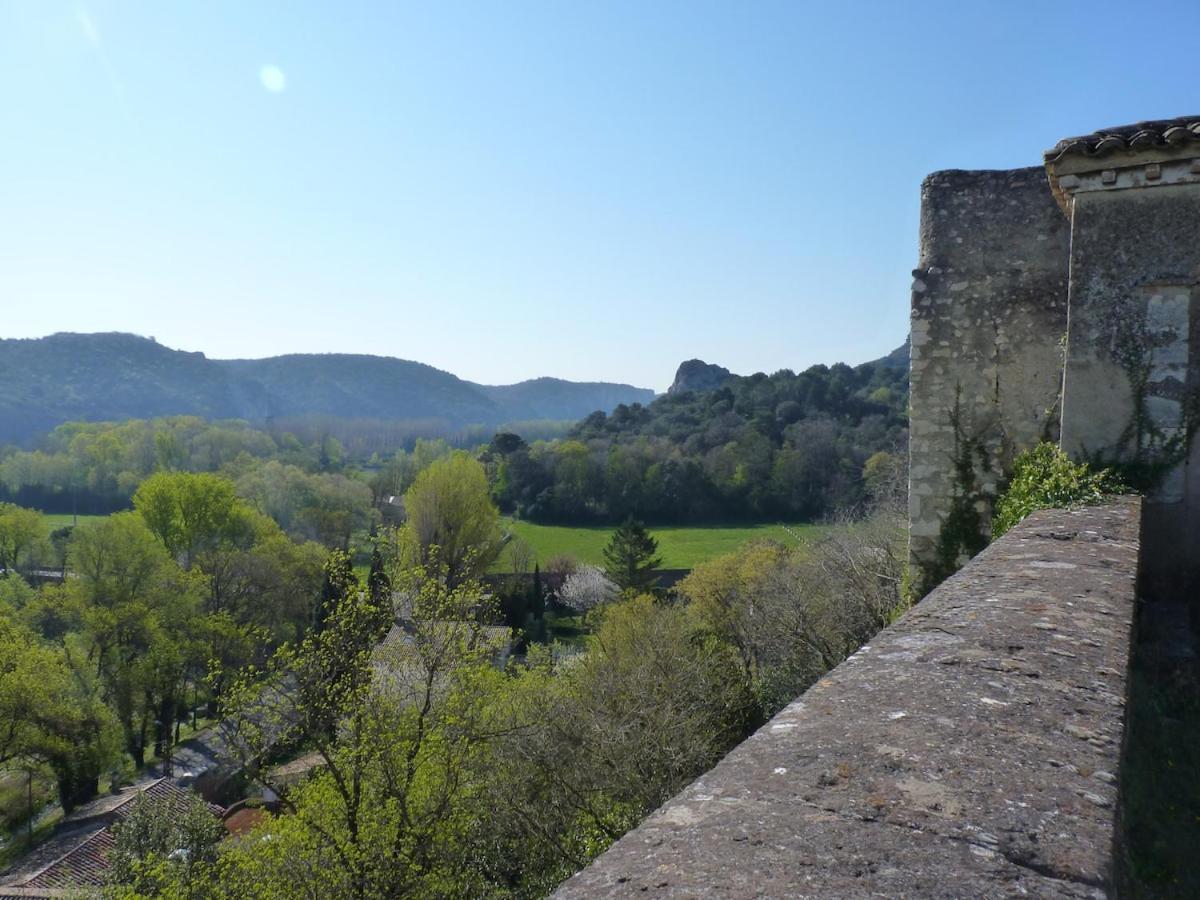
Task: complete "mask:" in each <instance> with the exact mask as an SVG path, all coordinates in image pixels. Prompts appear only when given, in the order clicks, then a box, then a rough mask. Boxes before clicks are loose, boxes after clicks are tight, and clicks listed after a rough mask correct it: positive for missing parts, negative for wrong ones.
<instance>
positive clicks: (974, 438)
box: [918, 388, 992, 597]
mask: <svg viewBox="0 0 1200 900" xmlns="http://www.w3.org/2000/svg"><path fill="white" fill-rule="evenodd" d="M960 395H961V389H959V388H956V389H955V395H954V409H952V410H951V411H950V412H949V416H948V417H949V424H950V427H951V428H952V429H953V432H954V455H953V457H952V458H951V461H950V462H951V471H952V480H951V491H952V493H951V496H950V504H949V507H948V509H947V510H946V517H945V518H944V519H943V520H942V525H941V528H940V529H939V531H938V539H937V545H936V547H935V548H934V562H933V563H932V564H929V565H927V566H925V567H924V571H923V572H922V579H921V583H920V585H919V594H918V596H921V597H923V596H925V594H927V593H929V592H930V591H931V590H933V589H934V588H935V587H937V585H938V584H940V583H941V582H943V581H945V580H946V579H947V578H949V577H950V576H951V575H953V574H954V573H955V572H957V571H958V568H959V566H961V565H962V564H963V561H964V560H966V559H969V558H971V557H972V556H974V555H975V554H976V553H978V552H979V551H980V550H982V549H983V548H984V547H986V546H987V536H986V535H985V534H984V530H983V514H982V513H981V512H980V508H981V507H986V506H988V505H989V504H990V503H991V500H992V496H991V494H990V493H989V492H988V491H986V490H984V489H983V488H981V487H980V484H979V481H980V479H979V476H980V473H987V472H990V471H991V468H992V461H991V456H990V455H989V453H988V449H987V447H986V446H985V444H984V435H985V434H986V433H987V431H988V429H987V427H986V426H985V427H983V428H978V429H977V428H972V427H971V424H972V423H970V422H969V420H968V417H967V416H966V415H965V414H964V413H963V408H962V403H961V396H960Z"/></svg>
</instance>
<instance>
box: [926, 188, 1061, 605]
mask: <svg viewBox="0 0 1200 900" xmlns="http://www.w3.org/2000/svg"><path fill="white" fill-rule="evenodd" d="M1069 243H1070V228H1069V224H1068V222H1067V219H1066V217H1065V216H1064V215H1063V213H1062V210H1061V209H1060V208H1059V207H1058V205H1057V204H1056V203H1055V200H1054V198H1053V196H1052V194H1051V192H1050V188H1049V184H1048V183H1047V180H1046V173H1045V170H1044V169H1043V168H1042V167H1037V168H1029V169H1016V170H1013V171H985V172H964V171H948V172H936V173H934V174H933V175H930V176H929V177H928V178H927V179H925V182H924V184H923V185H922V186H921V256H920V266H919V268H918V269H917V270H916V271H914V273H913V276H914V281H913V293H912V375H911V379H912V382H911V384H912V392H911V405H912V412H911V418H910V441H909V447H910V484H909V505H910V522H911V529H912V530H911V548H912V558H913V562H914V566H915V567H916V572H915V575H916V577H917V585H918V587H919V588H920V587H923V586H927V585H930V584H931V583H933V582H936V581H937V580H938V578H939V577H943V576H944V575H945V574H948V573H949V571H952V570H953V568H954V567H955V566H956V565H957V564H958V563H961V562H962V561H963V560H964V559H965V556H966V555H969V551H971V550H973V549H978V547H979V546H981V544H979V545H977V546H975V547H974V548H972V547H971V546H970V545H969V538H970V535H962V534H957V535H956V534H950V533H947V532H948V531H950V532H953V531H954V530H955V529H957V530H959V531H961V530H962V529H963V527H964V523H963V522H962V521H960V518H961V517H955V516H952V509H953V508H954V506H955V504H956V503H957V504H958V505H959V507H960V508H961V509H964V510H972V509H973V510H974V511H975V512H976V513H977V514H978V519H977V520H976V521H974V522H970V521H968V522H967V523H966V527H967V529H968V530H970V531H973V532H974V533H975V534H986V532H987V530H988V528H989V527H990V516H991V506H990V501H989V498H990V497H991V496H992V495H993V494H994V492H995V489H996V483H997V480H998V479H999V478H1001V477H1002V475H1003V473H1004V472H1005V471H1006V470H1007V469H1008V467H1009V465H1010V463H1011V460H1012V457H1013V455H1014V454H1015V452H1017V451H1019V450H1020V449H1023V448H1024V447H1026V446H1028V445H1030V444H1033V443H1036V442H1037V441H1038V440H1041V439H1043V438H1044V437H1050V438H1052V439H1056V438H1057V436H1058V435H1057V400H1058V395H1059V391H1060V387H1061V380H1062V361H1063V359H1062V353H1063V349H1062V341H1063V339H1064V337H1065V334H1066V330H1067V260H1068V253H1069ZM956 423H957V425H956ZM968 456H969V457H970V462H969V474H970V475H971V476H973V477H974V478H975V479H976V480H975V483H974V484H964V483H963V482H964V480H967V479H964V477H963V467H962V466H959V467H958V468H956V466H955V461H956V458H960V459H965V458H966V457H968ZM948 519H951V522H950V527H949V529H947V524H946V523H947V520H948ZM939 539H941V540H942V541H943V543H942V546H941V548H940V551H939ZM964 539H966V540H967V541H968V543H967V544H966V545H964V543H963V542H964ZM939 552H940V555H941V556H942V557H946V558H944V559H943V560H942V561H941V562H940V563H939V560H938V557H939Z"/></svg>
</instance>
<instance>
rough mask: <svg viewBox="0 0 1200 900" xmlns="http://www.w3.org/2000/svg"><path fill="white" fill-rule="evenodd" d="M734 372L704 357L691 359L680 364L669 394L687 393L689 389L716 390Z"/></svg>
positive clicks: (668, 389)
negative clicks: (705, 359) (708, 361)
mask: <svg viewBox="0 0 1200 900" xmlns="http://www.w3.org/2000/svg"><path fill="white" fill-rule="evenodd" d="M732 374H733V373H732V372H730V371H729V370H728V369H726V368H725V367H723V366H717V365H713V364H712V363H706V362H705V361H704V360H702V359H689V360H688V361H687V362H682V363H680V364H679V368H678V369H677V370H676V371H675V380H674V381H673V382H672V383H671V386H670V387H669V388H667V393H668V394H686V393H688V392H689V391H715V390H716V389H717V388H719V387H720V386H721V385H722V384H724V383H725V379H726V378H728V377H729V376H730V375H732Z"/></svg>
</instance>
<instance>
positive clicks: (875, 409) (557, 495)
mask: <svg viewBox="0 0 1200 900" xmlns="http://www.w3.org/2000/svg"><path fill="white" fill-rule="evenodd" d="M907 392H908V384H907V368H906V367H892V366H888V365H884V364H880V363H869V364H866V365H863V366H859V367H857V368H853V369H852V368H850V367H849V366H845V365H836V366H832V367H826V366H814V367H812V368H811V369H808V370H807V371H805V372H802V373H800V374H798V375H797V374H794V373H792V372H789V371H781V372H776V373H775V374H773V375H770V376H767V375H764V374H761V373H759V374H756V375H751V376H748V377H745V378H742V377H738V376H731V377H729V378H727V379H725V380H724V382H723V383H722V385H721V386H720V387H719V388H718V389H716V390H711V391H698V392H685V393H676V394H668V395H665V396H663V397H659V398H658V399H656V400H655V401H654V402H653V403H651V404H649V405H648V406H642V405H640V404H633V405H629V406H626V405H621V406H617V407H616V408H615V409H613V411H612V412H611V413H610V414H607V415H606V414H605V413H603V412H596V413H593V414H592V415H590V416H588V417H587V418H586V419H584V420H583V421H582V422H580V423H579V425H577V426H576V428H575V429H574V430H573V432H572V434H571V435H570V438H571V439H569V440H565V441H558V442H550V443H548V442H544V441H538V442H533V443H531V444H528V445H527V446H522V445H519V444H517V443H515V442H513V441H507V440H501V441H500V442H499V443H496V442H493V444H492V446H490V447H489V448H488V450H487V451H486V453H485V454H484V457H485V462H486V463H487V464H488V465H489V466H490V467H491V469H492V486H493V491H494V494H495V497H496V500H497V502H498V503H499V504H500V506H501V508H502V510H504V511H505V512H509V513H512V514H514V515H516V516H517V517H519V518H524V519H530V520H533V521H537V522H547V523H548V522H573V523H582V522H588V521H593V522H595V521H599V522H614V521H622V520H623V519H625V518H628V517H630V516H632V517H634V518H639V519H642V520H643V521H652V522H655V523H660V524H666V523H673V522H688V523H697V522H713V521H734V520H747V519H749V520H754V519H758V520H763V519H769V518H776V519H778V518H783V519H786V520H788V521H796V520H800V521H811V520H814V519H818V518H820V517H822V516H824V515H827V514H829V513H831V512H833V511H834V510H835V509H838V508H840V507H847V506H851V505H854V504H856V503H858V502H860V501H861V500H863V499H864V497H865V495H864V490H865V486H864V480H863V467H864V464H865V463H866V461H867V459H868V458H869V457H870V456H871V455H872V453H874V452H877V451H881V450H883V451H888V452H893V453H896V452H897V451H900V452H899V453H897V458H902V457H903V453H902V446H903V441H904V435H905V429H906V426H907V415H906V405H907V400H908V393H907Z"/></svg>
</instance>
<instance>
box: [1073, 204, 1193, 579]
mask: <svg viewBox="0 0 1200 900" xmlns="http://www.w3.org/2000/svg"><path fill="white" fill-rule="evenodd" d="M1072 202H1073V235H1074V237H1073V244H1072V250H1071V288H1070V304H1071V333H1070V338H1069V344H1068V347H1069V353H1068V359H1067V368H1066V378H1065V393H1064V398H1063V426H1062V441H1063V448H1064V449H1065V450H1067V452H1069V453H1072V454H1076V455H1084V456H1089V455H1099V456H1100V457H1102V458H1104V459H1105V460H1121V461H1130V460H1135V459H1139V458H1141V459H1144V460H1158V461H1159V462H1160V463H1161V462H1164V461H1165V462H1167V463H1169V462H1170V461H1171V460H1174V461H1175V462H1176V463H1177V465H1174V466H1173V467H1172V468H1171V469H1170V471H1168V472H1166V473H1164V474H1163V475H1162V476H1160V477H1159V479H1158V481H1157V483H1156V486H1155V489H1154V491H1153V493H1152V500H1153V505H1154V516H1153V518H1154V521H1155V526H1156V529H1157V530H1158V531H1159V532H1161V533H1162V535H1163V539H1164V540H1166V541H1170V542H1171V543H1172V544H1174V545H1175V546H1176V547H1177V548H1178V549H1179V550H1180V551H1181V557H1189V556H1190V557H1191V564H1192V565H1193V566H1195V564H1196V563H1195V560H1196V558H1197V552H1196V551H1197V550H1200V444H1193V443H1192V442H1191V441H1190V440H1189V433H1188V427H1189V421H1188V409H1189V406H1190V407H1191V417H1192V422H1191V424H1192V425H1193V426H1194V422H1195V415H1196V413H1197V412H1200V410H1197V409H1196V408H1195V407H1196V400H1197V393H1198V390H1200V310H1198V309H1197V306H1198V305H1200V184H1173V185H1163V186H1157V187H1154V186H1151V187H1147V186H1140V187H1137V188H1135V189H1125V190H1112V191H1100V190H1098V191H1088V192H1078V193H1076V194H1074V196H1073V198H1072ZM1189 455H1190V457H1191V458H1190V459H1189V458H1188V457H1189Z"/></svg>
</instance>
